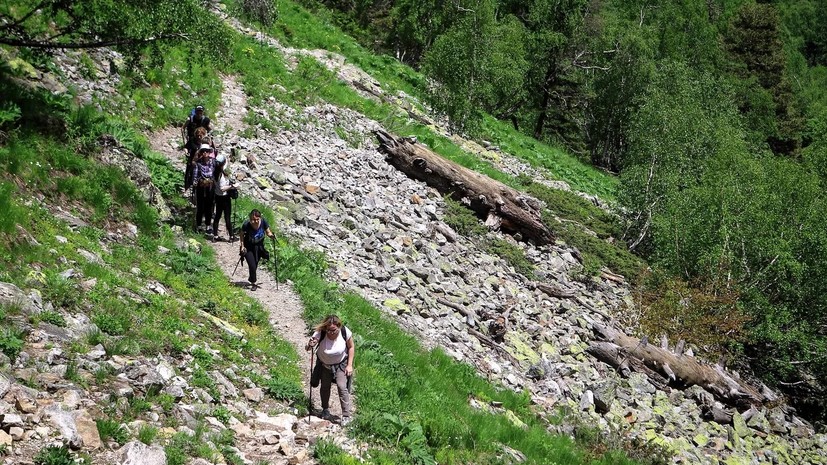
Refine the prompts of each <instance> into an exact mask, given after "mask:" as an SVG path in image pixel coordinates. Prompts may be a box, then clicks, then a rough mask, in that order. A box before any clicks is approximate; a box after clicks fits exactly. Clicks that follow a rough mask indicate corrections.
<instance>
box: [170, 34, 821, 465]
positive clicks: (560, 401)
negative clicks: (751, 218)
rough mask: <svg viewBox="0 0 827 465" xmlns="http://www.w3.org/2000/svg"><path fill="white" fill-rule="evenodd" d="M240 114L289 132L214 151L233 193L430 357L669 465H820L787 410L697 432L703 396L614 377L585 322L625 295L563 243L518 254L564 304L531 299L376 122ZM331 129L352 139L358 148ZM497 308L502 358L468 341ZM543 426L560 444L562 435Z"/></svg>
mask: <svg viewBox="0 0 827 465" xmlns="http://www.w3.org/2000/svg"><path fill="white" fill-rule="evenodd" d="M259 37H264V36H262V35H259ZM265 40H267V41H268V42H272V39H268V38H265ZM331 55H332V56H335V54H329V53H328V52H325V56H331ZM340 61H341V62H342V63H343V62H344V60H343V59H341V60H340ZM374 86H376V84H375V85H374ZM380 87H381V86H380ZM250 111H253V112H256V113H258V114H260V115H263V116H265V117H267V118H269V119H271V120H272V121H276V122H280V123H281V125H282V127H285V128H291V129H289V130H283V131H280V132H279V133H276V134H273V133H268V132H267V131H266V130H265V129H264V128H258V130H257V131H256V132H257V134H258V135H259V137H258V138H256V139H246V138H244V137H241V136H238V135H236V136H233V137H231V138H228V139H227V140H225V141H223V143H224V145H225V146H228V147H229V146H232V147H233V148H235V153H236V154H237V156H236V157H235V158H234V160H232V162H233V169H234V171H235V172H236V176H237V179H238V181H239V183H240V184H241V185H242V192H243V193H244V194H245V195H250V196H252V197H254V198H257V199H260V200H262V201H265V202H267V203H269V204H271V205H273V206H274V208H275V209H277V210H278V211H280V212H282V213H283V216H284V217H283V219H282V221H281V224H282V225H283V227H285V228H286V229H287V231H289V232H291V233H292V234H294V235H295V236H296V237H300V238H302V240H303V241H304V242H305V243H306V244H307V245H310V246H314V247H318V248H319V249H322V250H324V251H325V253H327V255H328V257H329V258H330V261H331V263H332V264H333V267H332V272H331V278H332V279H334V280H336V281H338V282H340V283H341V284H342V285H343V286H346V287H349V288H352V289H354V290H355V291H357V292H359V293H360V294H362V295H364V296H365V297H366V298H368V299H369V300H370V301H372V302H374V303H376V304H377V305H378V306H380V307H382V308H384V309H386V310H387V312H388V313H389V314H390V315H395V317H396V318H397V321H398V322H399V324H400V325H402V326H404V327H406V328H408V329H409V330H410V331H412V332H414V333H416V334H419V335H420V337H421V340H422V341H423V343H424V344H426V345H427V346H431V347H432V346H437V345H439V346H441V347H443V348H444V349H445V350H446V351H447V352H448V353H450V354H451V355H453V356H454V357H455V358H457V359H458V360H463V361H466V362H468V363H471V364H472V365H474V366H475V367H476V368H477V369H478V370H479V371H480V372H481V373H483V374H484V375H485V376H487V377H489V378H490V379H492V380H495V381H499V382H502V383H503V384H504V385H506V386H509V387H511V388H514V389H528V390H529V391H530V392H532V394H533V398H534V400H535V401H536V402H537V404H539V405H540V406H542V407H544V408H545V409H546V411H547V412H549V413H550V414H551V413H553V412H554V411H555V409H557V408H559V407H564V408H565V409H566V410H568V411H570V412H571V413H572V414H573V415H574V416H575V417H579V418H580V419H581V421H583V422H585V423H587V424H590V425H596V426H598V427H599V428H601V429H604V430H606V431H621V432H622V434H624V435H627V436H629V437H630V438H639V439H640V440H642V441H647V442H655V443H661V444H665V445H668V447H670V448H671V449H672V450H673V451H675V453H676V461H678V462H683V463H721V462H724V461H726V462H727V463H791V464H792V463H825V455H827V454H825V443H827V440H825V437H824V435H817V434H815V433H814V431H813V429H812V428H811V427H810V426H809V425H808V424H806V422H804V421H802V420H800V419H798V418H796V417H795V416H794V415H791V414H789V413H788V411H787V410H785V408H784V407H775V408H761V409H753V410H749V411H746V412H732V411H730V413H731V414H732V416H731V418H732V422H731V423H727V424H719V423H716V422H714V421H707V420H705V419H704V418H703V417H702V408H701V407H702V406H703V405H705V404H711V405H712V406H713V407H715V408H719V409H722V410H726V408H725V407H724V406H723V405H715V404H716V403H715V401H714V399H713V398H712V396H711V394H709V393H707V392H705V391H703V390H702V389H699V388H697V387H694V388H690V389H688V390H678V389H667V390H658V389H656V388H655V387H654V386H653V385H652V384H651V383H650V382H649V381H648V380H647V379H646V378H645V376H643V375H640V374H632V375H631V376H629V377H628V378H623V377H621V376H619V375H618V374H617V373H615V371H614V370H613V369H612V368H611V367H609V366H607V365H605V364H603V363H601V362H598V361H596V360H595V359H594V358H593V357H591V356H590V355H588V354H587V353H586V352H585V349H586V347H587V346H588V343H589V341H591V340H592V339H593V338H594V335H593V331H592V324H594V323H600V324H611V323H612V315H613V313H614V312H615V311H617V310H618V309H620V308H622V307H625V306H631V305H633V302H632V300H631V297H630V295H629V288H628V286H626V285H624V284H622V283H617V282H615V281H612V280H605V279H604V280H595V279H592V278H589V279H581V278H579V276H578V275H579V274H580V269H581V266H580V264H579V262H578V260H577V259H576V251H574V250H572V249H570V248H568V247H567V246H566V245H565V244H555V245H552V246H548V247H544V248H535V247H533V246H531V245H530V244H524V243H520V244H518V245H519V246H520V247H522V248H524V250H525V253H526V256H527V257H528V258H529V259H530V260H531V261H532V262H533V263H534V264H535V266H536V267H537V269H538V274H539V275H540V276H544V277H545V279H546V281H547V282H553V283H555V284H556V285H557V286H559V287H560V288H561V289H563V290H566V291H571V292H572V293H573V296H572V297H571V298H557V297H551V296H548V295H546V294H544V293H543V292H541V291H540V290H539V289H536V288H535V287H534V286H533V285H532V283H531V281H529V280H527V279H525V278H524V277H522V276H521V275H519V274H518V273H516V272H515V271H514V270H510V269H508V267H507V265H506V264H505V263H504V262H503V261H502V260H501V259H499V258H498V257H494V256H491V255H489V254H486V253H484V252H481V251H480V250H478V248H477V247H476V246H475V245H474V244H473V243H472V242H470V241H468V240H467V239H465V238H463V237H461V236H458V235H456V234H454V233H452V232H451V231H450V228H448V227H447V225H445V224H444V223H443V222H442V219H443V218H444V203H443V202H442V200H441V197H440V196H439V194H438V193H436V192H434V191H433V190H432V189H430V188H428V187H427V186H424V185H422V184H421V183H418V182H414V181H412V180H410V179H408V178H407V177H405V176H404V175H403V174H401V173H399V172H397V171H396V170H394V169H393V168H392V167H390V165H388V164H387V163H386V162H385V161H384V159H383V156H382V155H380V154H379V153H378V152H377V150H376V145H375V142H374V141H373V138H372V132H373V131H374V130H375V129H377V128H379V124H378V123H377V122H375V121H371V120H368V119H366V118H364V117H362V116H361V115H359V114H356V113H354V112H352V111H349V110H344V109H341V108H337V107H334V106H331V105H317V106H312V107H307V108H303V109H300V110H295V109H293V108H290V107H287V106H284V105H280V104H278V103H276V102H271V104H270V105H268V106H267V107H264V108H250ZM337 128H338V129H339V130H341V129H344V130H345V131H346V132H347V133H348V134H358V135H361V137H359V139H360V142H359V143H358V147H354V146H353V145H355V144H354V143H353V138H349V140H348V141H345V140H343V139H341V137H339V135H338V133H337ZM169 143H170V144H174V143H175V142H174V141H172V140H170V141H169ZM503 158H504V159H505V160H508V159H507V156H505V155H503ZM253 159H254V160H255V162H254V163H251V161H252V160H253ZM505 164H507V165H510V166H513V167H520V166H521V165H522V164H516V163H515V164H510V163H508V162H506V163H505ZM522 166H524V165H522ZM512 171H513V170H512ZM513 174H518V173H513ZM528 174H529V176H536V175H537V173H536V172H531V173H528ZM491 234H496V233H491ZM505 239H506V240H509V239H508V238H505ZM456 308H461V309H462V310H463V311H462V312H458V311H456ZM507 310H510V312H509V318H508V321H509V331H508V332H507V333H506V337H505V341H504V342H503V343H502V344H501V347H502V348H503V349H504V350H505V351H507V352H508V354H507V355H505V354H504V353H503V352H502V351H500V350H497V349H492V348H491V347H488V346H484V345H483V344H482V343H481V342H480V339H478V338H477V337H475V336H473V335H471V334H469V333H468V329H469V327H470V328H473V329H479V328H485V327H486V326H487V324H488V323H489V322H490V321H491V320H493V319H495V318H496V317H497V316H498V315H500V314H502V313H504V312H505V311H507ZM463 313H464V314H465V315H463ZM549 428H550V429H552V430H555V431H560V432H564V433H570V432H571V428H572V427H571V426H562V427H559V426H549Z"/></svg>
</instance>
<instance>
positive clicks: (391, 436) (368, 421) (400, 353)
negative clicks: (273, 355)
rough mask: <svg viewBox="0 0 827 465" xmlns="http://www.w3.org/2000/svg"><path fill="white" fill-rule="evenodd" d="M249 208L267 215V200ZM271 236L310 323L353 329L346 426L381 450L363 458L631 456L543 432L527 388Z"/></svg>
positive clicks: (331, 455) (610, 459) (333, 455)
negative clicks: (429, 335)
mask: <svg viewBox="0 0 827 465" xmlns="http://www.w3.org/2000/svg"><path fill="white" fill-rule="evenodd" d="M256 207H258V208H259V209H260V210H261V211H262V212H263V214H264V215H265V217H267V218H271V219H272V218H274V214H273V212H272V210H270V209H269V208H267V207H266V206H264V205H256ZM278 244H279V247H278V248H277V254H278V258H279V264H280V266H279V279H281V280H284V279H289V280H291V281H292V282H293V285H294V288H295V289H296V291H297V292H298V293H299V295H300V297H301V299H302V302H303V303H304V306H305V314H304V316H305V319H306V321H307V322H308V325H310V324H315V323H316V322H317V321H319V320H321V319H322V318H323V317H324V316H325V315H327V314H330V313H336V314H338V315H340V316H341V317H342V318H343V320H344V321H345V324H346V325H347V326H348V327H349V328H351V329H352V330H353V332H354V335H355V338H356V346H357V353H358V355H357V357H358V359H357V360H358V362H357V375H356V378H355V381H354V384H355V386H356V389H357V392H358V393H359V409H358V415H357V417H356V419H355V420H354V423H353V427H352V429H351V430H352V431H353V432H354V434H355V435H356V436H357V437H359V438H360V439H363V440H366V441H369V442H370V443H371V444H373V445H374V446H375V447H376V448H377V449H376V451H375V453H376V454H377V457H378V456H382V457H384V459H382V460H378V459H377V461H371V460H369V461H368V462H367V463H401V464H425V463H436V460H437V459H436V458H437V457H439V458H440V462H439V463H450V464H457V465H458V464H460V463H497V462H496V460H497V459H496V458H497V457H499V456H500V455H499V454H500V453H501V452H502V450H503V449H504V447H506V446H507V447H511V448H514V449H517V450H519V451H521V452H523V453H524V454H526V456H527V462H526V463H529V464H541V463H542V464H547V463H555V462H556V463H560V464H574V463H594V464H599V463H606V464H608V463H612V464H622V463H634V462H633V461H631V460H628V459H625V458H623V453H622V452H617V451H611V452H606V453H605V454H604V453H602V452H601V453H600V454H599V455H598V456H595V454H592V453H591V452H588V451H585V449H581V448H578V447H577V446H576V445H575V444H574V443H573V442H572V441H571V440H570V439H568V438H567V437H560V436H553V435H549V434H548V433H547V432H546V431H545V427H544V426H543V425H542V424H541V423H540V422H539V421H538V420H537V418H536V416H535V415H534V413H533V411H532V407H531V405H530V398H529V395H528V393H515V392H513V391H510V390H507V389H504V388H502V387H497V386H494V385H492V384H490V383H489V382H487V381H485V380H484V379H482V378H481V377H479V375H477V374H476V372H475V370H474V368H473V367H471V366H469V365H466V364H461V363H458V362H456V361H454V360H453V359H452V358H451V357H449V356H447V355H446V354H445V353H444V352H442V351H441V350H439V349H435V350H431V351H426V350H424V349H423V348H422V347H421V346H420V345H419V341H417V340H416V338H414V337H413V336H410V335H408V334H406V333H405V332H404V331H402V330H401V329H400V328H399V327H398V326H397V325H396V324H395V323H394V322H392V321H389V320H388V319H387V318H386V317H385V316H384V315H383V313H382V312H381V311H380V310H379V309H377V308H375V307H373V306H372V305H371V304H369V303H368V302H367V301H365V300H364V299H363V298H361V297H359V296H357V295H355V294H353V293H348V292H343V291H342V290H340V289H338V287H337V286H336V285H334V284H331V283H329V282H327V281H325V280H324V278H323V277H322V276H324V272H325V269H326V263H325V258H324V256H323V255H321V254H318V253H316V252H311V251H307V250H303V249H302V248H300V247H299V246H298V245H297V244H296V243H294V242H293V241H291V240H289V239H288V238H285V237H279V243H278ZM285 263H290V265H289V266H285ZM267 266H268V267H270V270H271V271H275V270H274V269H272V267H271V266H270V265H269V264H268V265H267ZM363 380H364V381H363ZM471 395H475V396H477V397H480V398H485V399H490V400H495V401H498V402H501V403H502V405H503V406H504V407H505V408H507V409H508V410H510V411H512V412H513V413H514V414H515V415H516V416H517V417H518V418H520V420H521V421H522V422H523V425H522V426H520V425H518V424H515V423H513V422H512V421H510V420H509V419H508V418H507V417H506V416H505V415H495V414H491V413H486V412H484V411H480V410H476V409H474V408H472V407H471V406H470V404H469V402H468V398H469V396H471ZM380 450H381V452H379V451H380ZM371 453H372V454H373V453H374V451H372V452H371ZM316 454H317V457H319V458H320V463H326V464H332V463H349V462H348V461H347V459H346V458H345V457H343V456H342V455H341V454H340V453H339V452H338V451H336V450H335V448H331V447H330V446H328V445H322V446H321V447H320V448H319V450H318V451H317V452H316Z"/></svg>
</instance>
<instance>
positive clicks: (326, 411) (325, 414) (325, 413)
mask: <svg viewBox="0 0 827 465" xmlns="http://www.w3.org/2000/svg"><path fill="white" fill-rule="evenodd" d="M330 417H331V415H330V409H327V408H326V409H324V410H322V418H324V419H325V420H327V419H329V418H330Z"/></svg>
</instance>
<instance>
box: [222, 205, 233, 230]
mask: <svg viewBox="0 0 827 465" xmlns="http://www.w3.org/2000/svg"><path fill="white" fill-rule="evenodd" d="M224 200H225V201H226V202H227V204H226V205H225V206H224V226H225V227H226V228H227V237H233V227H232V223H231V221H230V215H232V213H233V210H232V208H233V199H231V198H230V196H229V195H226V196H224Z"/></svg>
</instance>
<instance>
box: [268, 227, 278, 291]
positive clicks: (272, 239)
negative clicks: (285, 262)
mask: <svg viewBox="0 0 827 465" xmlns="http://www.w3.org/2000/svg"><path fill="white" fill-rule="evenodd" d="M270 242H271V243H272V244H273V265H275V267H276V290H279V257H278V255H276V237H275V234H274V235H272V236H270Z"/></svg>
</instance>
